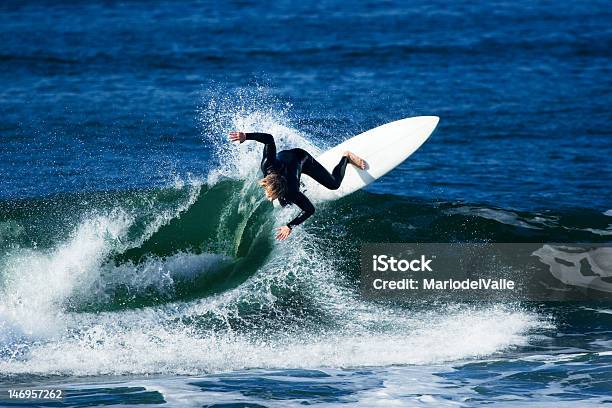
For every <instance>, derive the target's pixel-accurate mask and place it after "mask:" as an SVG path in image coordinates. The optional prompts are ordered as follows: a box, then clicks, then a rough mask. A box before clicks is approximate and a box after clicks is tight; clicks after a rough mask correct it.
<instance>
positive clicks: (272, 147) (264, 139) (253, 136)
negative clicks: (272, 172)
mask: <svg viewBox="0 0 612 408" xmlns="http://www.w3.org/2000/svg"><path fill="white" fill-rule="evenodd" d="M245 135H246V140H255V141H257V142H259V143H263V145H264V151H263V160H262V161H261V164H262V166H261V167H262V170H263V171H264V173H265V172H266V171H265V169H264V168H265V167H267V166H268V165H271V164H272V163H274V161H275V160H276V144H275V143H274V137H273V136H272V135H270V134H268V133H245Z"/></svg>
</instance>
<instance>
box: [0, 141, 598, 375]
mask: <svg viewBox="0 0 612 408" xmlns="http://www.w3.org/2000/svg"><path fill="white" fill-rule="evenodd" d="M256 153H257V152H253V154H256ZM245 154H246V153H245ZM239 163H250V162H249V161H248V160H240V161H239ZM234 164H236V163H234ZM245 165H246V164H245ZM220 169H221V168H220ZM216 179H217V180H216V181H215V182H210V183H209V182H199V181H192V182H190V183H185V184H177V185H176V186H170V187H166V188H162V189H154V190H147V191H133V192H113V193H95V194H94V193H83V194H77V195H63V196H57V197H55V198H52V199H34V200H24V201H21V202H19V203H17V204H16V203H15V202H11V203H10V205H7V203H3V204H2V205H3V208H2V214H3V215H4V219H3V220H2V223H1V224H0V226H1V231H2V238H3V239H2V248H1V258H0V268H1V269H0V273H1V275H0V276H1V277H2V286H1V289H0V299H1V300H0V325H1V328H2V330H0V333H2V336H1V337H0V356H1V357H0V371H1V372H3V373H5V374H16V373H38V374H78V375H94V374H126V373H131V374H135V373H175V374H176V373H203V372H216V371H224V370H235V369H241V368H252V367H260V368H261V367H276V368H279V367H280V368H282V367H288V368H289V367H299V368H308V367H320V366H334V367H359V366H373V365H393V364H431V363H436V362H442V361H453V360H459V359H465V358H469V357H474V356H480V355H488V354H491V353H495V352H496V351H499V350H504V349H506V348H508V347H513V346H520V345H525V344H527V343H528V341H529V338H530V334H531V333H532V332H533V330H535V329H536V328H538V329H542V328H543V327H544V328H545V327H551V326H550V325H551V322H550V321H549V320H548V318H547V317H546V316H543V315H541V314H539V313H536V312H535V311H531V310H529V309H528V308H525V307H521V306H519V305H505V306H501V305H491V304H487V305H485V304H483V305H416V304H415V305H412V306H411V305H403V306H401V307H400V306H393V305H388V304H380V303H373V302H366V301H364V300H362V299H361V298H360V296H359V293H358V278H359V276H358V275H359V273H358V271H359V250H360V245H361V244H362V243H366V242H402V241H404V242H409V241H416V240H419V241H421V242H425V241H427V242H449V241H453V242H457V241H489V242H496V241H497V242H538V241H542V242H545V241H547V240H550V239H552V238H555V239H561V238H562V239H564V240H567V241H591V242H594V241H598V242H605V240H606V239H608V237H607V235H606V232H607V231H608V230H607V229H606V228H607V225H608V223H609V216H607V215H605V214H601V213H596V212H592V213H589V212H584V211H583V212H582V213H580V214H576V213H571V212H568V213H557V214H552V213H547V214H538V213H525V212H516V211H508V210H504V209H500V208H490V207H485V206H478V205H468V204H464V203H456V202H455V203H444V202H438V203H433V204H432V203H427V202H422V201H419V200H415V199H409V198H405V197H399V196H393V195H381V194H373V193H368V192H358V193H356V194H354V195H351V196H349V197H346V198H344V199H342V200H339V201H336V202H332V203H328V204H325V205H320V206H319V207H320V208H319V211H318V212H317V214H316V216H315V217H314V219H312V220H311V221H310V222H309V223H308V224H307V225H306V226H305V227H304V228H300V229H297V230H296V231H295V232H294V234H293V235H292V237H291V239H290V240H288V241H286V242H283V243H276V242H275V241H274V239H273V227H274V226H275V225H279V224H280V223H282V222H285V221H286V220H288V219H289V218H290V217H291V216H292V215H293V212H292V210H291V209H273V208H272V206H271V205H270V204H269V203H268V202H266V201H264V200H263V198H262V196H261V193H260V191H259V188H258V187H257V185H256V183H255V179H254V178H253V177H248V178H246V179H242V178H240V177H238V178H228V177H222V176H218V177H216ZM474 339H477V340H476V341H475V340H474Z"/></svg>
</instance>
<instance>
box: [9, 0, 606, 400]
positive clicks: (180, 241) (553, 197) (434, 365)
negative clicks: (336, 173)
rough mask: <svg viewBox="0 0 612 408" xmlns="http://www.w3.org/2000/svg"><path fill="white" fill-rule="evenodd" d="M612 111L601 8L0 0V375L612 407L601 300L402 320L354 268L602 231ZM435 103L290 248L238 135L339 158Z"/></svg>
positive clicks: (112, 390)
mask: <svg viewBox="0 0 612 408" xmlns="http://www.w3.org/2000/svg"><path fill="white" fill-rule="evenodd" d="M611 104H612V9H611V8H610V3H609V2H606V1H591V2H571V1H560V2H550V1H516V2H503V1H490V2H483V3H479V2H466V1H455V2H443V1H412V2H394V1H385V2H375V1H364V2H355V3H352V2H351V3H350V4H349V3H347V2H342V1H337V2H333V1H323V2H307V1H302V2H297V1H277V2H272V3H270V2H261V3H256V2H251V1H233V2H205V1H204V2H201V1H104V2H94V1H67V0H64V1H10V0H6V1H3V2H1V3H0V378H2V382H3V384H2V387H0V388H2V390H4V389H5V388H8V387H14V386H18V385H36V384H43V385H49V386H51V385H53V384H57V385H58V386H60V387H61V388H63V389H67V390H70V392H71V394H69V395H70V397H69V398H68V399H67V400H66V402H67V404H66V405H67V406H85V405H86V404H93V405H96V404H98V405H103V404H110V403H121V404H124V405H130V404H132V405H135V404H157V403H161V402H164V401H165V402H167V403H168V404H170V405H174V406H179V405H186V404H188V403H189V404H192V405H194V406H213V405H214V404H217V405H214V406H217V407H221V406H269V407H275V406H283V407H284V406H293V405H300V404H301V403H309V404H315V405H316V404H319V405H321V406H324V405H325V404H335V403H345V404H355V405H361V406H368V407H369V406H375V404H377V403H380V404H381V405H383V404H385V403H396V404H405V405H407V406H413V405H432V406H444V405H452V404H455V403H456V404H459V405H464V406H472V405H478V404H486V403H490V402H496V403H505V404H517V405H520V404H523V403H525V404H533V403H538V404H541V405H548V404H550V405H553V406H556V407H558V406H564V404H567V405H572V404H575V403H576V400H580V403H583V404H588V403H593V404H597V403H601V402H605V401H607V402H610V397H609V396H610V395H611V394H612V370H610V368H609V367H610V353H611V351H610V346H611V345H612V321H611V320H610V313H611V312H610V310H611V308H610V305H609V304H601V303H597V304H581V305H575V304H552V305H551V304H535V305H534V304H530V305H523V304H518V305H515V304H513V305H470V306H465V305H464V306H452V307H451V306H444V307H439V306H433V305H432V306H431V307H430V308H425V309H424V310H422V309H419V310H396V309H395V308H393V307H390V306H389V307H387V306H384V305H378V304H370V303H368V302H366V301H365V300H363V299H360V298H359V297H358V290H357V288H358V283H357V277H356V275H357V274H358V273H357V272H355V271H356V270H357V268H358V267H357V266H356V265H357V263H358V257H359V246H360V244H361V243H365V242H387V241H389V242H410V241H426V242H452V241H493V242H495V241H497V242H598V243H609V242H610V237H611V236H612V218H610V217H611V216H612V194H611V193H612V191H611V190H612V189H611V185H612V159H611V158H612V132H611V130H610V129H611V124H612V113H611V110H610V105H611ZM417 115H437V116H439V117H440V118H441V120H440V124H439V126H438V128H437V129H436V131H435V133H434V134H433V136H432V137H431V138H430V139H429V140H428V141H427V142H426V143H425V144H424V145H423V146H422V147H421V148H420V149H419V150H418V152H417V153H415V154H414V155H413V156H412V157H411V158H410V159H409V160H408V161H406V162H405V163H403V164H402V165H400V166H399V167H398V168H396V169H395V170H394V171H392V172H391V173H389V174H388V175H386V176H385V177H384V178H382V179H381V180H379V181H377V182H376V183H374V184H373V185H371V186H370V187H368V189H367V192H360V193H357V194H355V195H353V196H351V197H349V198H347V199H344V200H340V201H338V202H335V203H333V204H330V205H328V206H326V207H322V208H321V210H318V211H317V214H316V215H315V217H313V219H311V220H309V223H308V225H306V226H305V227H304V229H303V230H300V231H299V232H297V233H296V234H295V236H294V237H292V238H293V240H292V241H290V242H289V243H288V244H286V245H276V244H274V242H273V240H272V236H271V232H270V231H271V230H272V227H273V226H274V225H275V224H278V222H279V221H278V220H279V219H284V218H287V217H288V215H287V214H286V213H280V214H279V213H277V212H274V213H273V212H272V210H271V209H269V208H266V209H262V207H258V206H257V205H256V204H254V203H258V202H259V201H257V200H259V198H260V195H259V194H257V192H254V191H253V189H252V188H251V187H249V186H250V185H251V184H252V179H253V177H254V174H255V171H256V163H257V160H258V154H259V152H258V151H256V150H254V149H251V150H248V148H247V147H245V146H243V147H242V148H241V149H242V150H240V149H238V148H236V147H233V146H230V145H228V144H227V142H226V140H225V138H226V134H227V132H229V131H230V130H247V131H255V130H259V131H267V132H271V133H273V134H274V135H275V136H277V137H278V138H279V141H280V142H279V143H280V144H281V145H282V146H283V147H291V146H297V145H299V146H305V147H310V148H312V149H323V148H325V147H329V146H333V145H335V144H337V143H339V142H340V141H342V140H344V139H346V138H348V137H350V136H352V135H354V134H357V133H359V132H362V131H365V130H367V129H369V128H372V127H375V126H378V125H381V124H384V123H386V122H390V121H392V120H397V119H401V118H404V117H409V116H417ZM219 175H220V177H218V176H219ZM249 183H251V184H249ZM605 260H607V261H608V262H609V259H608V258H605ZM228 265H229V266H228ZM608 265H609V263H608ZM219 270H221V271H222V272H223V273H227V274H228V275H227V277H224V278H219ZM210 276H212V277H210ZM223 276H225V275H223ZM610 276H612V272H611V273H610ZM606 279H610V278H609V277H607V278H606ZM329 282H332V283H333V284H331V285H328V283H329ZM334 288H337V289H338V290H336V289H334ZM142 387H146V388H145V389H143V388H142ZM3 392H4V391H3ZM2 398H4V395H2V396H0V403H2V404H5V403H7V402H6V400H3V399H2ZM230 403H235V404H237V405H223V404H230ZM241 404H242V405H241ZM248 404H251V405H248ZM257 404H259V405H257Z"/></svg>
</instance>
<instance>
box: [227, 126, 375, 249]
mask: <svg viewBox="0 0 612 408" xmlns="http://www.w3.org/2000/svg"><path fill="white" fill-rule="evenodd" d="M229 137H230V140H231V141H232V142H240V143H243V142H244V141H245V140H255V141H257V142H259V143H263V145H264V150H263V158H262V159H261V171H262V172H263V174H264V178H263V179H261V180H260V181H259V185H260V186H261V187H263V189H264V190H265V193H266V198H267V199H268V200H270V201H274V200H276V199H278V201H279V203H280V204H281V205H282V206H286V205H289V204H295V205H297V206H298V207H299V208H300V210H302V211H301V212H300V213H299V214H298V216H297V217H295V218H294V219H293V220H292V221H291V222H289V223H288V224H287V225H283V226H282V227H278V228H277V234H276V239H278V240H281V241H282V240H284V239H286V238H287V237H288V236H289V234H291V231H292V229H293V227H296V226H298V225H300V224H301V223H303V222H304V221H305V220H306V219H307V218H308V217H310V216H311V215H312V214H314V212H315V208H314V206H313V205H312V203H311V202H310V200H309V199H308V197H306V196H305V195H304V194H303V193H302V192H300V177H301V175H302V173H304V174H306V175H308V176H310V177H312V178H313V179H314V180H315V181H316V182H318V183H319V184H322V185H323V186H325V187H327V188H328V189H330V190H337V189H338V187H340V184H341V183H342V179H343V178H344V171H345V170H346V166H347V164H348V163H351V164H353V165H354V166H357V167H358V168H360V169H365V168H366V162H365V161H364V160H363V159H362V158H360V157H358V156H357V155H355V154H354V153H351V152H344V154H343V155H342V158H341V159H340V162H339V163H338V164H337V165H336V167H334V170H333V171H332V172H331V174H330V173H329V172H328V171H327V170H326V169H325V167H323V166H322V165H321V164H320V163H319V162H318V161H316V160H315V159H314V157H312V156H311V155H310V153H308V152H307V151H305V150H303V149H289V150H282V151H280V152H278V154H277V153H276V144H275V143H274V137H273V136H272V135H270V134H267V133H244V132H230V134H229Z"/></svg>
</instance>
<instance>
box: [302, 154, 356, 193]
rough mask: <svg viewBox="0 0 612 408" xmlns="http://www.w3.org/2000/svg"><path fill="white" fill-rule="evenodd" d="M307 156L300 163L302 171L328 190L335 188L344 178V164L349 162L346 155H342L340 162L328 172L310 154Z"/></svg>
mask: <svg viewBox="0 0 612 408" xmlns="http://www.w3.org/2000/svg"><path fill="white" fill-rule="evenodd" d="M308 156H309V157H308V158H307V159H306V160H305V161H304V164H303V165H302V173H304V174H307V175H309V176H310V177H312V178H313V179H314V180H315V181H316V182H317V183H319V184H322V185H323V186H325V187H327V188H328V189H330V190H337V189H338V188H339V187H340V184H341V183H342V179H343V178H344V171H345V170H346V165H347V164H348V162H349V159H348V157H346V156H342V158H341V159H340V162H338V164H337V165H336V167H334V170H333V171H332V172H331V174H330V173H329V171H327V170H326V169H325V167H323V166H322V165H321V163H319V162H318V161H316V160H315V159H314V157H312V156H311V155H310V154H309V155H308Z"/></svg>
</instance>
